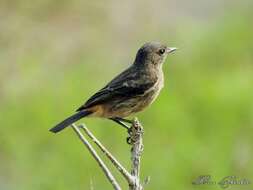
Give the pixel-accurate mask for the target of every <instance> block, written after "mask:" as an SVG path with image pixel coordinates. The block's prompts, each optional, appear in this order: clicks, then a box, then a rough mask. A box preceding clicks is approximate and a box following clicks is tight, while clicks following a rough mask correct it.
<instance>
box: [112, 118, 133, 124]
mask: <svg viewBox="0 0 253 190" xmlns="http://www.w3.org/2000/svg"><path fill="white" fill-rule="evenodd" d="M115 119H117V120H119V121H122V122H126V123H130V124H133V122H134V121H133V120H129V119H124V118H121V117H116V118H115Z"/></svg>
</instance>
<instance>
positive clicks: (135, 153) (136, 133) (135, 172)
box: [129, 119, 143, 190]
mask: <svg viewBox="0 0 253 190" xmlns="http://www.w3.org/2000/svg"><path fill="white" fill-rule="evenodd" d="M142 135H143V127H142V126H141V124H140V122H139V121H138V120H137V119H135V120H134V122H133V125H132V127H131V131H130V142H131V144H132V149H131V154H132V155H131V160H132V169H131V174H132V176H133V177H134V179H135V183H134V184H133V185H129V189H130V190H143V187H142V185H141V183H140V163H141V153H142V151H143V142H142Z"/></svg>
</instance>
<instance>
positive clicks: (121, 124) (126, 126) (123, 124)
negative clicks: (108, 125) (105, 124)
mask: <svg viewBox="0 0 253 190" xmlns="http://www.w3.org/2000/svg"><path fill="white" fill-rule="evenodd" d="M110 120H112V121H114V122H116V123H118V124H119V125H120V126H122V127H124V128H125V129H127V131H129V129H130V127H129V126H128V125H126V124H125V123H123V122H122V121H120V120H119V119H118V118H110Z"/></svg>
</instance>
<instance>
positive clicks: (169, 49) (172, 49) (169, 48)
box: [166, 47, 178, 54]
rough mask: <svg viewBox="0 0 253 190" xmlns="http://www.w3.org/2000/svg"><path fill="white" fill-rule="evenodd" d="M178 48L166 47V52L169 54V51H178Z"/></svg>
mask: <svg viewBox="0 0 253 190" xmlns="http://www.w3.org/2000/svg"><path fill="white" fill-rule="evenodd" d="M177 49H178V48H176V47H167V48H166V53H167V54H169V53H172V52H174V51H176V50H177Z"/></svg>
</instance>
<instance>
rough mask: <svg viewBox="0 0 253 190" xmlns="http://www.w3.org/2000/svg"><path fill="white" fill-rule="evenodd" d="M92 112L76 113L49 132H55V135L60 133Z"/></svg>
mask: <svg viewBox="0 0 253 190" xmlns="http://www.w3.org/2000/svg"><path fill="white" fill-rule="evenodd" d="M91 113H92V112H91V111H87V110H83V111H80V112H77V113H75V114H74V115H72V116H70V117H68V118H67V119H65V120H63V121H62V122H60V123H59V124H57V125H56V126H55V127H53V128H52V129H50V130H49V131H51V132H53V133H58V132H60V131H61V130H63V129H65V128H66V127H68V126H69V125H71V124H72V123H74V122H76V121H78V120H79V119H81V118H83V117H85V116H87V115H89V114H91Z"/></svg>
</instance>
